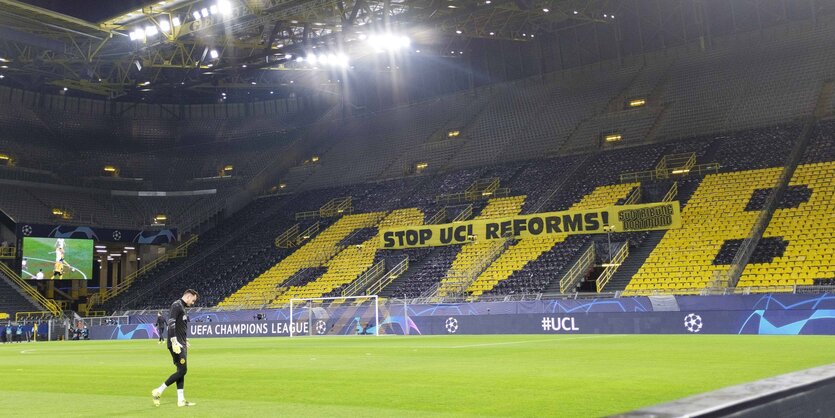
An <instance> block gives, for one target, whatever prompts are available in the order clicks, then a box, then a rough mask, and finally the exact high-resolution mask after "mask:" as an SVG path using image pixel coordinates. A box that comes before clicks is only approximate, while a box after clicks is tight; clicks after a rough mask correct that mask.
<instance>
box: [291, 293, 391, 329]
mask: <svg viewBox="0 0 835 418" xmlns="http://www.w3.org/2000/svg"><path fill="white" fill-rule="evenodd" d="M290 318H292V322H293V323H294V324H295V325H294V327H293V332H291V333H290V336H291V337H299V336H318V335H380V329H379V328H380V327H379V323H380V305H379V301H378V299H377V295H368V296H344V297H323V298H306V299H305V298H293V299H290Z"/></svg>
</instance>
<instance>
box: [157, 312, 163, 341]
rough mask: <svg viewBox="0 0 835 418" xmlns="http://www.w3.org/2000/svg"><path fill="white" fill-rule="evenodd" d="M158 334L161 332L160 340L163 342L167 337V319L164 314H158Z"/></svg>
mask: <svg viewBox="0 0 835 418" xmlns="http://www.w3.org/2000/svg"><path fill="white" fill-rule="evenodd" d="M156 325H157V334H159V341H160V342H162V341H163V340H164V339H165V338H164V337H163V334H165V319H164V318H163V317H162V316H157V324H156Z"/></svg>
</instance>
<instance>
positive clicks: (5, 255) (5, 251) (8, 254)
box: [0, 247, 17, 260]
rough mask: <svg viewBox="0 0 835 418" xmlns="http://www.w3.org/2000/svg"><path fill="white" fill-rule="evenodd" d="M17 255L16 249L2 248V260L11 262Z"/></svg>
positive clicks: (0, 253) (0, 250)
mask: <svg viewBox="0 0 835 418" xmlns="http://www.w3.org/2000/svg"><path fill="white" fill-rule="evenodd" d="M16 255H17V248H15V247H0V259H3V260H9V259H14V258H15V256H16Z"/></svg>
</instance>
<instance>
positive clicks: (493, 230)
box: [484, 222, 499, 239]
mask: <svg viewBox="0 0 835 418" xmlns="http://www.w3.org/2000/svg"><path fill="white" fill-rule="evenodd" d="M484 229H485V233H484V235H486V236H487V237H486V239H499V233H498V232H499V224H497V223H495V222H490V223H487V224H485V225H484Z"/></svg>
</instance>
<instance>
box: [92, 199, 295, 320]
mask: <svg viewBox="0 0 835 418" xmlns="http://www.w3.org/2000/svg"><path fill="white" fill-rule="evenodd" d="M293 201H294V199H292V198H266V199H258V200H256V201H254V202H253V203H251V204H250V205H249V206H247V207H246V208H245V209H243V210H242V211H241V212H239V213H238V214H236V215H235V216H233V217H231V218H228V219H226V220H224V221H223V222H221V224H220V225H218V226H216V227H215V228H213V229H212V230H210V231H208V232H207V233H205V234H203V235H201V236H200V240H199V241H198V242H197V243H196V244H195V245H194V247H193V248H191V249H190V250H189V253H190V254H192V255H190V256H189V257H186V258H179V259H174V260H171V261H168V262H166V263H164V264H163V265H161V266H159V267H158V268H156V269H154V270H152V271H150V272H149V273H147V274H145V275H142V276H139V277H137V279H136V282H135V283H134V284H133V285H132V286H131V288H129V289H128V290H127V291H125V292H124V293H122V294H120V295H119V296H117V297H115V298H114V299H112V300H110V301H107V302H105V304H104V308H105V309H106V310H108V311H116V310H121V309H135V308H140V307H145V306H148V304H149V303H162V302H161V301H159V300H156V299H157V298H155V296H154V295H158V294H159V293H160V291H161V290H163V289H164V288H166V286H163V285H164V284H165V283H167V282H169V281H170V280H172V279H173V278H174V277H177V276H178V275H179V274H181V273H183V272H184V271H186V270H187V269H189V268H191V267H193V266H197V265H201V263H204V262H205V261H206V260H212V259H217V258H219V257H223V255H222V254H223V252H224V249H225V248H227V246H228V245H229V244H230V243H233V242H236V241H238V240H240V239H241V237H243V236H244V235H247V234H249V233H250V231H251V230H252V229H253V228H257V227H258V226H259V225H260V224H261V223H262V222H271V223H274V222H272V221H271V219H273V218H279V219H280V218H281V216H279V215H280V213H281V211H282V210H283V209H284V208H285V207H286V205H287V204H289V203H290V202H293ZM208 279H209V278H208V277H207V278H205V279H204V280H208ZM197 287H202V286H197ZM180 290H182V289H180ZM166 298H168V295H166ZM206 301H208V299H207V298H203V299H202V300H198V305H200V306H208V305H206V304H205V303H206Z"/></svg>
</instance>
